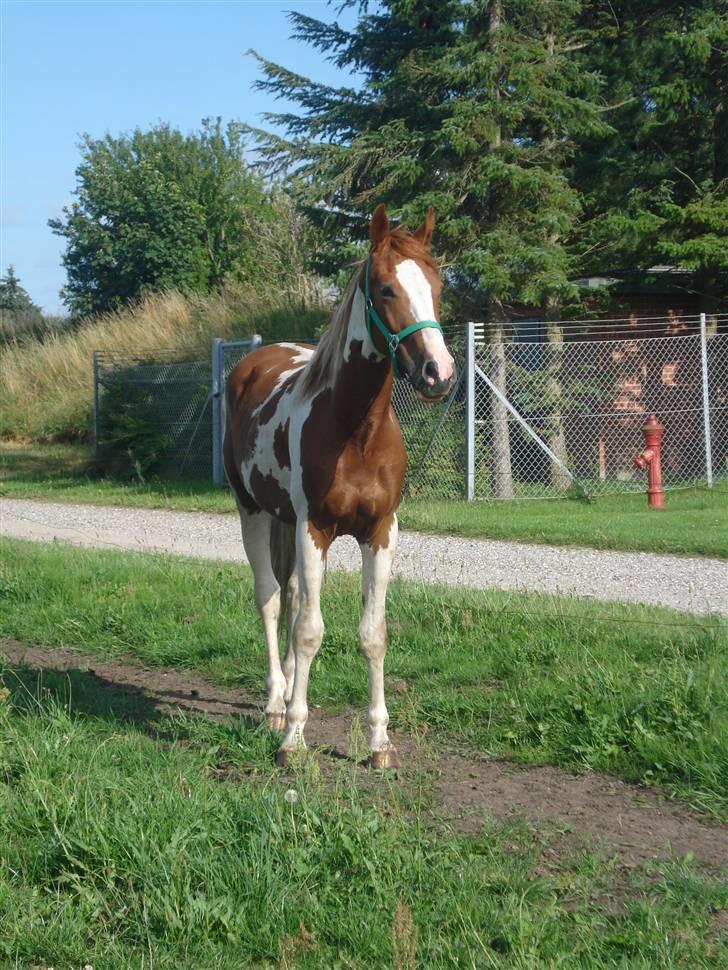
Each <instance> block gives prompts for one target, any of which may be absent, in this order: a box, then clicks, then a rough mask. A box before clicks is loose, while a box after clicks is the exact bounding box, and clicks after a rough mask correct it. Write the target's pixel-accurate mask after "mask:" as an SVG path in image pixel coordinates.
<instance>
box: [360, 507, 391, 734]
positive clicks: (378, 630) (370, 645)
mask: <svg viewBox="0 0 728 970" xmlns="http://www.w3.org/2000/svg"><path fill="white" fill-rule="evenodd" d="M397 535H398V525H397V516H396V515H395V516H393V518H392V524H391V526H390V530H389V544H388V545H387V547H386V548H382V549H379V550H377V551H376V552H375V551H374V550H373V549H372V548H371V546H368V545H362V546H360V548H361V562H362V592H363V594H364V612H363V613H362V617H361V623H360V624H359V643H360V647H361V652H362V653H363V654H364V656H365V657H366V661H367V665H368V667H369V715H368V724H369V747H370V748H371V750H372V751H388V750H390V748H391V745H390V743H389V737H388V735H387V725H388V724H389V714H388V712H387V705H386V704H385V701H384V657H385V655H386V653H387V624H386V620H385V604H386V599H387V586H388V585H389V576H390V573H391V571H392V562H393V560H394V554H395V551H396V549H397Z"/></svg>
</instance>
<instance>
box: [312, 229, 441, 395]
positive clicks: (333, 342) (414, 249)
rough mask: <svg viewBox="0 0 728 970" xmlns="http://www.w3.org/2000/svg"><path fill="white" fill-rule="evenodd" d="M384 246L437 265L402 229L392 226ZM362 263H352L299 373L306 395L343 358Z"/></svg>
mask: <svg viewBox="0 0 728 970" xmlns="http://www.w3.org/2000/svg"><path fill="white" fill-rule="evenodd" d="M384 246H385V247H387V246H388V247H389V248H390V249H391V250H392V251H393V252H394V253H395V254H396V255H397V256H399V257H401V258H402V259H415V260H417V261H418V262H420V263H425V264H426V265H427V266H430V267H432V269H437V264H436V263H435V260H434V258H433V256H432V254H431V253H430V251H429V249H427V248H426V247H425V246H423V245H422V243H421V242H420V241H419V239H416V238H415V237H414V236H413V235H412V234H411V233H409V232H406V231H405V230H404V229H399V228H397V229H393V230H392V231H391V232H390V234H389V238H388V240H387V241H386V242H385V243H384ZM362 265H363V260H362V262H359V263H356V264H355V267H354V274H353V276H352V277H351V279H350V280H349V284H348V286H347V287H346V290H345V292H344V297H343V299H342V301H341V303H340V304H339V305H338V307H337V308H336V310H335V311H334V314H333V316H332V317H331V322H330V323H329V325H328V327H327V328H326V330H325V331H324V332H323V334H322V335H321V339H320V340H319V342H318V346H317V347H316V350H315V351H314V353H313V356H312V357H311V359H310V360H309V362H308V364H307V365H306V367H305V369H304V372H303V374H302V375H301V387H302V390H303V392H304V393H305V394H307V395H314V394H316V393H318V391H320V390H323V388H324V387H326V386H327V385H329V384H333V382H334V380H335V378H336V374H337V372H338V370H339V367H340V366H341V363H342V362H343V359H344V351H345V350H346V334H347V332H348V325H349V317H350V316H351V305H352V303H353V302H354V296H355V294H356V288H357V286H358V284H359V274H360V272H361V267H362Z"/></svg>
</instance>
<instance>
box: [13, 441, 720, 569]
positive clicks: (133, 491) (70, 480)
mask: <svg viewBox="0 0 728 970" xmlns="http://www.w3.org/2000/svg"><path fill="white" fill-rule="evenodd" d="M2 496H4V497H7V498H33V499H40V500H53V501H64V502H88V503H92V504H99V505H109V504H114V505H122V506H124V505H125V506H138V507H143V508H166V509H177V510H180V511H195V512H200V511H201V512H230V513H232V512H234V511H235V503H234V502H233V500H232V498H231V496H230V494H229V492H228V491H227V489H222V488H216V487H215V486H214V485H212V484H211V483H210V482H169V481H149V482H136V483H128V484H127V483H120V482H115V481H112V480H110V479H101V478H98V477H95V476H94V474H93V462H92V454H91V451H90V449H89V448H88V447H86V446H69V445H18V444H12V443H9V442H0V497H2ZM400 523H401V525H402V527H403V528H405V529H414V530H419V531H423V532H437V533H444V534H449V535H465V536H482V537H487V538H492V539H506V540H514V541H519V542H543V543H549V544H552V545H574V546H590V547H593V548H597V549H626V550H639V551H645V552H666V553H677V554H684V555H697V556H713V557H718V558H723V559H728V527H727V526H726V523H728V491H727V490H726V489H725V486H724V485H721V486H720V487H716V488H714V489H713V490H712V491H710V490H707V489H686V490H684V491H675V492H669V493H668V494H667V499H666V508H665V510H664V511H663V512H655V511H654V510H649V509H648V508H647V506H646V499H645V496H644V495H610V496H605V497H603V498H600V499H597V500H596V501H594V502H592V503H589V504H586V503H583V502H579V501H574V500H528V501H525V500H524V501H514V502H473V503H467V502H456V501H439V502H438V501H423V500H416V499H405V501H404V502H403V504H402V506H401V509H400Z"/></svg>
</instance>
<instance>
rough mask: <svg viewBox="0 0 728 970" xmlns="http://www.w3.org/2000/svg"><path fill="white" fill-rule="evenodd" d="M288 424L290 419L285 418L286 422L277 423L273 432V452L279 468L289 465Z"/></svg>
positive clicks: (289, 424) (288, 466)
mask: <svg viewBox="0 0 728 970" xmlns="http://www.w3.org/2000/svg"><path fill="white" fill-rule="evenodd" d="M290 426H291V419H290V418H286V423H285V424H279V425H278V427H277V428H276V430H275V431H274V433H273V454H274V455H275V458H276V461H277V462H278V467H279V468H290V467H291V450H290V448H289V446H288V429H289V428H290Z"/></svg>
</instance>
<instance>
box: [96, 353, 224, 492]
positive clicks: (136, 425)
mask: <svg viewBox="0 0 728 970" xmlns="http://www.w3.org/2000/svg"><path fill="white" fill-rule="evenodd" d="M210 401H211V395H210V362H209V360H189V359H187V360H185V359H179V351H164V350H159V351H156V352H155V353H154V354H153V355H149V354H145V355H137V354H133V353H129V354H119V353H114V354H111V353H101V352H99V351H97V352H95V353H94V431H95V438H96V459H97V465H98V467H99V470H100V471H101V472H102V473H106V474H109V475H112V476H114V477H120V478H134V477H136V478H144V477H146V476H148V475H156V476H159V477H162V478H179V477H190V478H209V474H210V449H211V441H212V427H211V421H210Z"/></svg>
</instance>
